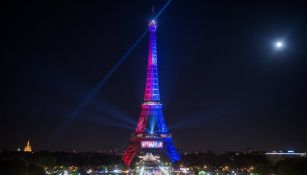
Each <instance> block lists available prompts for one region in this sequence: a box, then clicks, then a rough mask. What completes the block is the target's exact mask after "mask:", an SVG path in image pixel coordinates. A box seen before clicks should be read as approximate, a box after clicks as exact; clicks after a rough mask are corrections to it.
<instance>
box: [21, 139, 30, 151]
mask: <svg viewBox="0 0 307 175" xmlns="http://www.w3.org/2000/svg"><path fill="white" fill-rule="evenodd" d="M23 151H24V152H32V148H31V145H30V141H29V140H28V142H27V145H26V146H25V148H24V149H23Z"/></svg>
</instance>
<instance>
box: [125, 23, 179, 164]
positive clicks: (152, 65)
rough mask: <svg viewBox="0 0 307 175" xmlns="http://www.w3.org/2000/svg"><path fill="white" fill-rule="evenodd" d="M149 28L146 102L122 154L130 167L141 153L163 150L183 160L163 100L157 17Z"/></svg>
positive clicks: (174, 157)
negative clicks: (158, 65) (160, 82)
mask: <svg viewBox="0 0 307 175" xmlns="http://www.w3.org/2000/svg"><path fill="white" fill-rule="evenodd" d="M148 31H149V52H148V64H147V76H146V87H145V95H144V102H143V104H142V106H141V110H142V111H141V115H140V118H139V121H138V124H137V127H136V129H135V132H134V133H133V134H132V137H131V139H130V144H129V145H128V147H127V148H126V150H125V152H124V154H123V156H122V160H123V162H124V164H125V165H126V166H128V167H130V165H131V163H132V161H133V160H134V158H135V157H136V156H137V155H138V154H140V153H148V152H156V153H159V154H163V155H164V156H165V157H167V158H168V159H169V160H170V161H171V162H173V163H175V162H177V161H179V160H180V155H179V154H178V152H177V150H176V148H175V146H174V145H173V140H172V136H171V134H170V133H169V132H168V129H167V126H166V123H165V120H164V117H163V111H162V104H161V103H160V93H159V83H158V67H157V63H158V60H157V59H158V57H157V47H156V31H157V22H156V21H155V20H151V21H150V22H149V24H148Z"/></svg>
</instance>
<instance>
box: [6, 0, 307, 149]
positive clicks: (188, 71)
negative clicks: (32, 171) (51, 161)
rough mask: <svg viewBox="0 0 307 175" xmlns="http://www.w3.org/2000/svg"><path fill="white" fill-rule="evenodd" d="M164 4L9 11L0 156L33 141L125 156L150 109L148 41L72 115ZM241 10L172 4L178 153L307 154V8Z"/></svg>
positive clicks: (162, 56)
mask: <svg viewBox="0 0 307 175" xmlns="http://www.w3.org/2000/svg"><path fill="white" fill-rule="evenodd" d="M165 2H166V1H162V0H161V1H148V2H136V3H128V2H116V3H115V2H108V3H99V2H96V3H93V2H86V3H85V2H74V3H73V4H70V3H62V4H57V3H54V4H53V3H51V2H50V3H47V2H38V3H33V4H19V5H15V4H7V6H5V7H7V8H6V10H5V11H3V13H4V14H5V16H6V17H7V19H6V20H4V24H5V27H4V31H5V32H4V33H3V34H4V43H5V45H4V47H3V51H4V52H3V58H4V64H3V67H4V68H3V69H2V70H3V75H4V77H3V79H2V82H4V83H3V84H4V85H3V86H2V91H1V96H2V97H3V101H2V108H3V109H2V110H1V124H0V136H1V137H0V140H1V142H0V149H9V150H16V149H17V148H18V147H22V146H24V144H25V143H26V141H27V140H30V141H31V146H32V149H33V150H52V151H61V150H65V151H73V150H77V151H98V150H101V149H106V148H113V147H117V148H119V149H124V148H125V146H126V145H127V144H128V141H129V140H128V139H129V137H130V133H132V132H133V131H134V128H135V127H136V124H137V119H138V117H139V112H140V109H139V106H140V105H141V104H142V99H143V90H144V87H145V78H146V63H147V50H148V44H147V39H146V38H147V35H146V37H144V39H142V40H140V42H139V43H138V44H137V46H136V47H135V48H134V50H133V51H132V52H131V53H130V55H128V57H127V58H126V59H125V60H124V62H123V63H122V64H121V65H120V66H119V67H118V69H116V70H115V71H114V73H112V74H111V77H110V78H109V79H108V81H106V83H105V84H104V86H102V87H101V88H100V89H99V91H98V92H97V94H96V96H95V97H94V98H93V99H91V100H90V101H89V103H88V104H86V105H85V106H84V108H83V109H82V110H80V111H79V112H80V113H77V114H76V115H75V116H74V117H70V116H71V114H72V113H73V111H74V109H75V108H76V107H77V106H78V105H79V104H80V103H81V102H82V101H83V100H84V99H85V98H86V97H87V96H88V94H89V92H91V91H92V90H93V89H95V87H96V86H97V84H98V82H99V80H101V78H103V77H104V76H106V75H107V74H108V72H109V71H110V70H112V68H114V65H116V63H117V62H118V60H120V58H122V56H123V55H124V53H125V52H126V51H127V50H128V49H129V48H130V47H131V45H133V43H134V42H135V41H137V39H138V38H139V37H140V36H141V35H142V33H143V32H144V31H145V30H146V27H147V26H146V23H147V22H148V21H149V20H150V18H151V16H152V14H151V7H152V5H153V4H154V5H155V7H156V9H161V8H163V5H165ZM235 2H236V3H230V2H223V3H219V2H213V1H208V2H195V3H183V2H180V1H172V2H171V3H170V4H169V6H168V7H167V8H166V9H165V11H164V12H163V13H162V14H161V15H160V17H159V19H157V21H158V22H159V23H158V26H159V31H158V37H157V41H158V45H157V47H158V54H159V81H160V94H161V100H162V101H163V104H164V106H165V108H166V110H165V111H164V113H165V118H166V121H167V125H168V126H169V130H170V132H171V133H172V134H173V135H174V137H173V139H174V142H175V145H176V146H177V147H178V148H180V149H185V150H213V151H216V152H219V151H239V150H245V149H246V148H248V147H253V148H254V149H255V150H289V149H296V150H302V151H306V147H307V142H306V136H307V135H306V133H305V130H306V129H305V126H304V125H305V123H306V121H307V119H306V117H305V116H306V112H307V111H306V109H305V102H306V89H307V88H306V83H305V82H304V80H305V79H306V69H305V66H306V59H305V57H306V51H305V50H304V46H305V45H306V40H304V38H305V36H306V30H305V29H306V22H305V21H304V19H305V18H306V14H305V13H304V6H303V5H301V4H302V2H300V1H293V2H291V3H285V2H280V3H277V4H276V3H275V2H274V1H271V2H268V3H264V2H262V1H257V2H256V1H255V2H254V1H252V2H250V4H249V3H244V1H235ZM276 2H277V1H276ZM236 6H240V7H241V8H239V9H236V12H233V11H232V10H231V9H233V8H234V7H236ZM259 10H261V11H262V12H263V13H261V14H260V13H256V11H259ZM10 13H13V14H14V15H10ZM243 14H244V15H243ZM281 39H282V41H284V42H285V43H281V41H279V40H281ZM274 42H275V43H277V44H276V47H278V48H281V47H284V48H283V49H276V48H274Z"/></svg>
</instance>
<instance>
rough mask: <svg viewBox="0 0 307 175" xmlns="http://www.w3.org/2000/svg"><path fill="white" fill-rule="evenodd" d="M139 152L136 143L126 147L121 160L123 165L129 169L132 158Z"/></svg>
mask: <svg viewBox="0 0 307 175" xmlns="http://www.w3.org/2000/svg"><path fill="white" fill-rule="evenodd" d="M139 151H140V147H139V144H138V142H132V143H130V144H129V146H128V147H127V149H126V151H125V152H124V154H123V156H122V160H123V162H124V164H125V165H126V166H128V167H130V165H131V162H132V160H133V158H134V156H135V155H136V154H137V153H138V152H139Z"/></svg>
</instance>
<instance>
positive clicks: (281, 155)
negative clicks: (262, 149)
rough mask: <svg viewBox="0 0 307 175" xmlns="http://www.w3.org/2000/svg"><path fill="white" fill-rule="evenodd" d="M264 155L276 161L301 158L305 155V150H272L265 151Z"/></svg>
mask: <svg viewBox="0 0 307 175" xmlns="http://www.w3.org/2000/svg"><path fill="white" fill-rule="evenodd" d="M265 155H266V157H267V158H268V159H269V160H271V161H273V162H278V161H280V160H284V159H287V158H301V157H306V152H296V151H293V150H290V151H272V152H266V153H265Z"/></svg>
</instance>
